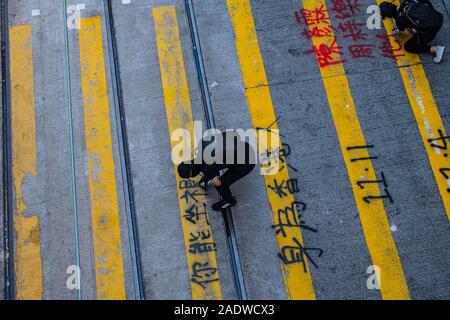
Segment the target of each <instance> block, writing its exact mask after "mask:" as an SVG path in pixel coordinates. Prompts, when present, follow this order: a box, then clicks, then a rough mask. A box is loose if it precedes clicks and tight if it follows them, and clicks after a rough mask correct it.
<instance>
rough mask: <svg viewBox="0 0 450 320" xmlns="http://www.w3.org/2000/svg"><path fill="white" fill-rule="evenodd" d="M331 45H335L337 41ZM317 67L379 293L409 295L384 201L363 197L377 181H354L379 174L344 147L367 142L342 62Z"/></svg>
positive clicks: (317, 1) (317, 42) (320, 1)
mask: <svg viewBox="0 0 450 320" xmlns="http://www.w3.org/2000/svg"><path fill="white" fill-rule="evenodd" d="M321 6H324V8H325V10H326V5H325V1H324V0H303V8H304V9H305V10H314V9H315V8H319V7H321ZM316 26H317V27H319V28H326V27H328V25H327V23H325V22H321V23H319V24H317V25H315V26H311V30H312V29H313V28H314V27H316ZM333 41H335V36H334V34H333V32H332V37H321V38H318V37H313V44H314V46H315V47H317V48H318V47H320V46H321V45H326V46H329V47H330V46H332V45H333ZM334 45H335V46H338V44H337V43H335V44H334ZM333 58H334V59H335V60H337V61H339V60H341V56H340V54H339V53H335V54H334V55H333ZM320 71H321V74H322V78H323V83H324V87H325V91H326V94H327V97H328V102H329V105H330V109H331V113H332V116H333V119H334V124H335V127H336V132H337V135H338V138H339V142H340V145H341V150H342V154H343V156H344V160H345V164H346V167H347V171H348V175H349V178H350V181H351V184H352V188H353V194H354V198H355V201H356V205H357V207H358V210H359V215H360V219H361V223H362V227H363V231H364V235H365V237H366V242H367V246H368V249H369V252H370V255H371V257H372V261H373V264H374V265H376V266H378V267H380V272H381V275H379V278H380V280H381V283H380V286H381V294H382V296H383V298H384V299H409V290H408V287H407V284H406V280H405V276H404V273H403V268H402V265H401V262H400V258H399V256H398V253H397V249H396V246H395V243H394V240H393V238H392V234H391V230H390V225H389V221H388V219H387V215H386V210H385V208H384V204H383V202H382V201H381V200H374V201H371V203H370V204H368V203H366V202H365V201H364V200H363V199H364V198H365V197H367V196H375V197H379V196H381V192H380V187H379V185H378V184H365V185H364V189H361V188H360V187H358V185H357V183H358V181H376V180H380V179H381V178H380V176H379V174H378V175H377V173H376V172H375V169H374V167H373V164H372V162H371V161H370V160H367V161H357V162H352V159H357V158H367V157H369V152H368V149H357V150H352V151H349V150H348V149H347V148H349V147H352V146H366V145H367V144H366V140H365V138H364V134H363V132H362V130H361V125H360V122H359V119H358V114H357V110H356V107H355V104H354V101H353V98H352V94H351V91H350V87H349V83H348V79H347V76H346V74H345V70H344V66H343V64H334V65H329V66H325V67H321V68H320ZM384 193H385V192H383V194H384Z"/></svg>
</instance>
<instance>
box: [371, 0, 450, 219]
mask: <svg viewBox="0 0 450 320" xmlns="http://www.w3.org/2000/svg"><path fill="white" fill-rule="evenodd" d="M377 2H378V4H381V3H382V2H383V1H380V0H377ZM394 3H395V2H394ZM396 4H397V5H398V4H399V3H398V1H397V2H396ZM384 25H385V27H386V31H387V32H388V34H390V33H392V28H393V27H394V24H393V22H392V21H391V20H389V19H386V20H385V21H384ZM390 40H391V44H392V46H393V47H396V46H398V45H397V44H396V43H395V38H394V37H390ZM401 54H404V55H403V56H399V57H397V59H396V60H397V64H398V66H399V67H400V68H399V70H400V74H401V76H402V79H403V83H404V85H405V89H406V93H407V95H408V99H409V102H410V104H411V107H412V110H413V113H414V117H415V118H416V122H417V126H418V127H419V131H420V134H421V136H422V141H423V143H424V145H425V149H426V151H427V154H428V158H429V159H430V164H431V169H432V171H433V173H434V176H435V179H436V182H437V185H438V188H439V192H440V194H441V197H442V201H443V203H444V207H445V211H446V213H447V217H448V219H449V220H450V179H449V178H447V177H450V157H449V156H450V153H449V152H450V144H449V143H450V139H444V140H439V141H436V142H431V143H430V142H429V140H430V139H431V140H433V139H440V138H441V137H447V134H446V132H445V128H444V124H443V123H442V119H441V116H440V114H439V111H438V107H437V105H436V101H435V100H434V97H433V93H432V92H431V88H430V84H429V83H428V79H427V76H426V74H425V70H424V68H423V66H422V65H421V61H420V57H419V56H418V55H416V54H411V53H407V52H401ZM439 130H441V133H442V136H441V135H440V134H439ZM432 144H436V145H439V146H442V147H444V146H445V148H443V149H440V148H437V147H435V146H433V145H432ZM447 144H449V146H447ZM441 170H443V172H441ZM447 170H448V171H447Z"/></svg>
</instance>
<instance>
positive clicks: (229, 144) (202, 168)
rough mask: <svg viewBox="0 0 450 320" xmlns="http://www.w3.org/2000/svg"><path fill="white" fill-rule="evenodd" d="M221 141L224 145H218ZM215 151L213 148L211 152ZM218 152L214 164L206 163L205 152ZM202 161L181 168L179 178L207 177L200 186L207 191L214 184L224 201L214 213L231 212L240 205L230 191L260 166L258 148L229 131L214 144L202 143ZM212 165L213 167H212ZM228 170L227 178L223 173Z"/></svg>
mask: <svg viewBox="0 0 450 320" xmlns="http://www.w3.org/2000/svg"><path fill="white" fill-rule="evenodd" d="M218 139H220V140H222V141H220V142H219V141H217V140H218ZM211 147H213V148H211ZM206 149H209V150H214V151H213V152H212V153H211V156H212V158H213V161H205V160H206V159H205V158H206V157H205V154H204V153H205V152H204V151H205V150H206ZM198 151H199V152H201V155H202V157H201V159H200V160H199V159H198V153H197V157H196V158H195V159H193V160H191V161H187V162H183V163H181V164H180V165H179V166H178V174H179V175H180V177H181V178H183V179H190V178H194V177H196V176H198V175H199V174H200V173H203V178H202V180H201V182H200V185H201V186H202V187H203V188H204V189H207V187H208V184H209V182H210V181H212V184H213V185H214V187H215V188H216V189H217V191H218V192H219V194H220V196H221V197H222V200H221V201H219V202H217V203H215V204H214V205H213V206H212V208H213V210H214V211H223V210H227V209H228V208H230V207H234V206H235V205H236V204H237V201H236V199H235V198H234V197H233V194H232V193H231V190H230V187H231V185H233V184H235V183H236V182H237V181H239V180H241V179H242V178H244V177H245V176H247V175H249V174H250V173H251V172H252V171H253V169H254V168H255V166H256V153H255V151H254V148H252V147H251V146H250V144H248V143H247V142H245V141H242V140H241V138H240V137H239V135H237V134H236V133H235V132H234V131H227V132H225V133H221V134H220V135H217V136H213V137H212V139H211V141H210V142H206V141H202V142H201V150H198ZM208 163H209V164H208ZM224 170H226V172H225V173H224V174H223V175H220V174H221V171H224Z"/></svg>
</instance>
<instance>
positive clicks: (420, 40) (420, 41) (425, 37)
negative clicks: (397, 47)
mask: <svg viewBox="0 0 450 320" xmlns="http://www.w3.org/2000/svg"><path fill="white" fill-rule="evenodd" d="M438 32H439V29H437V30H433V32H431V33H429V34H422V33H417V34H415V35H414V36H413V37H412V38H411V39H409V40H408V41H406V43H405V50H406V51H408V52H411V53H429V52H430V49H431V45H430V44H429V43H430V42H431V41H433V40H434V38H436V36H437V34H438Z"/></svg>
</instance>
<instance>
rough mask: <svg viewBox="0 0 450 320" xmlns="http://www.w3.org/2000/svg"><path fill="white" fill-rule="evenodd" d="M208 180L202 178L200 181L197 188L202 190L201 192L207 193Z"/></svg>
mask: <svg viewBox="0 0 450 320" xmlns="http://www.w3.org/2000/svg"><path fill="white" fill-rule="evenodd" d="M208 182H209V181H208V179H207V178H206V177H203V178H202V180H200V183H199V186H200V188H202V189H203V190H205V191H207V190H208Z"/></svg>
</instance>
